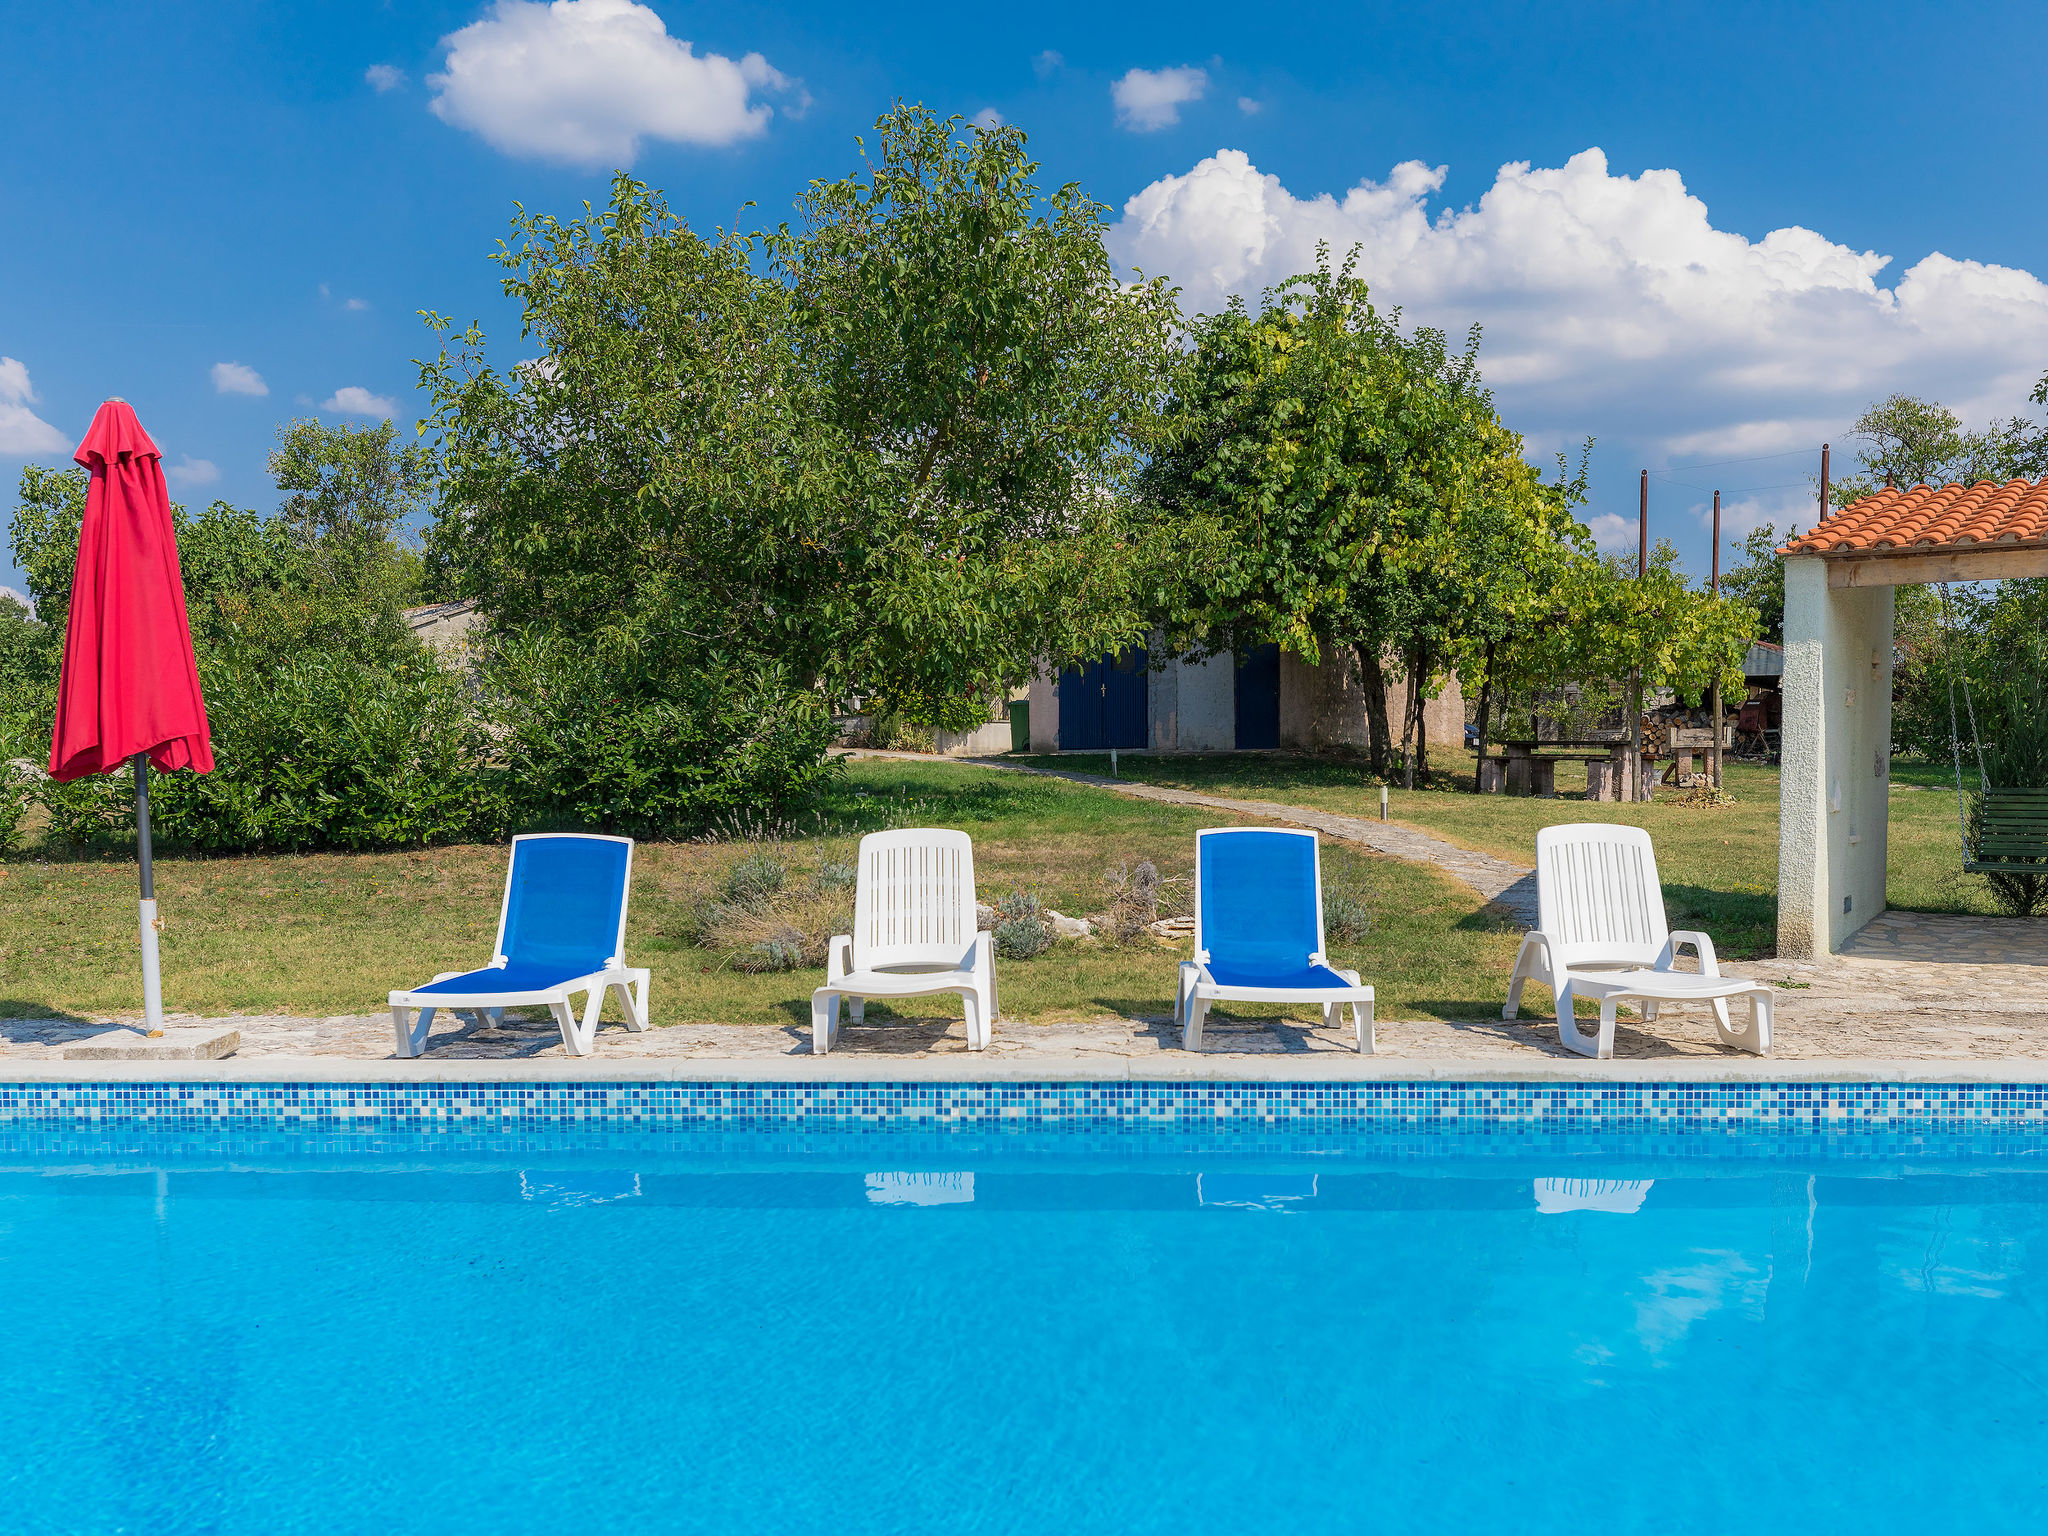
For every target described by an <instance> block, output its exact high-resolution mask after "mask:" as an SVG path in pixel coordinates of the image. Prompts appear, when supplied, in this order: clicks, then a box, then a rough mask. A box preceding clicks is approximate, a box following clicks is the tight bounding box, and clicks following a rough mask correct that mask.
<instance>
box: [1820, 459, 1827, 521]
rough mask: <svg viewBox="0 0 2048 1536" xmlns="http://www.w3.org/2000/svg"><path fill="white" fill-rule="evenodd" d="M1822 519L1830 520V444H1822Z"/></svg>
mask: <svg viewBox="0 0 2048 1536" xmlns="http://www.w3.org/2000/svg"><path fill="white" fill-rule="evenodd" d="M1820 520H1821V521H1822V522H1826V521H1827V520H1828V445H1827V444H1826V443H1822V444H1821V445H1820Z"/></svg>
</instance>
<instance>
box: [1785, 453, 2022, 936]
mask: <svg viewBox="0 0 2048 1536" xmlns="http://www.w3.org/2000/svg"><path fill="white" fill-rule="evenodd" d="M1779 553H1780V554H1781V555H1783V556H1784V559H1785V662H1784V667H1785V672H1784V682H1783V688H1784V714H1783V727H1782V730H1783V736H1782V751H1783V769H1782V773H1781V777H1780V779H1779V784H1778V797H1779V798H1778V807H1779V820H1778V953H1779V954H1780V955H1782V956H1785V957H1787V958H1792V959H1803V958H1808V957H1811V956H1814V955H1820V954H1832V953H1833V952H1834V951H1835V950H1837V949H1839V948H1840V947H1841V945H1842V943H1843V941H1845V940H1846V939H1847V938H1848V937H1849V936H1850V935H1851V934H1853V933H1854V932H1855V931H1856V930H1857V929H1859V928H1861V927H1862V926H1863V925H1864V924H1865V923H1867V922H1869V921H1870V920H1871V919H1872V918H1873V917H1876V916H1877V915H1878V913H1880V912H1882V911H1883V910H1884V902H1885V863H1886V853H1887V841H1886V833H1887V817H1888V814H1889V808H1890V792H1891V740H1892V734H1891V732H1892V593H1893V589H1894V588H1896V587H1900V586H1905V585H1908V584H1912V583H1917V582H1952V581H1995V580H2001V579H2004V578H2007V577H2013V576H2048V480H2041V481H2027V480H2013V481H2008V482H2007V483H2006V484H2004V485H1997V484H1993V483H1992V482H1990V481H1982V482H1979V483H1978V484H1976V485H1970V486H1962V485H1944V486H1927V485H1916V486H1913V487H1912V488H1911V489H1909V490H1898V489H1893V488H1891V487H1887V488H1886V489H1884V490H1882V491H1878V492H1876V493H1875V494H1873V495H1870V496H1866V497H1864V498H1863V499H1862V500H1860V501H1856V502H1852V503H1851V504H1850V505H1848V506H1846V507H1844V508H1842V510H1841V511H1839V512H1837V513H1835V514H1834V515H1832V516H1830V517H1828V518H1826V519H1824V520H1823V521H1822V522H1821V523H1820V524H1819V525H1818V526H1817V527H1815V528H1814V529H1813V531H1812V532H1811V533H1808V534H1805V535H1804V536H1802V537H1800V538H1797V539H1794V540H1793V541H1792V542H1791V543H1789V544H1787V545H1785V546H1784V547H1783V548H1782V549H1780V550H1779Z"/></svg>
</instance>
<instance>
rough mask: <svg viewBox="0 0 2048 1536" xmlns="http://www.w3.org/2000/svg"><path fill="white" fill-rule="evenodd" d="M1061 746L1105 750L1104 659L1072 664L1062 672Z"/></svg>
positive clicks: (1063, 749) (1097, 750) (1086, 750)
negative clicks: (1103, 721)
mask: <svg viewBox="0 0 2048 1536" xmlns="http://www.w3.org/2000/svg"><path fill="white" fill-rule="evenodd" d="M1060 750H1061V751H1062V752H1100V751H1101V750H1102V663H1101V662H1099V661H1091V662H1089V663H1088V664H1087V665H1086V666H1081V667H1069V668H1067V669H1066V671H1064V672H1062V673H1061V674H1060Z"/></svg>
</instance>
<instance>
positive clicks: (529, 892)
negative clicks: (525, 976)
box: [498, 832, 633, 975]
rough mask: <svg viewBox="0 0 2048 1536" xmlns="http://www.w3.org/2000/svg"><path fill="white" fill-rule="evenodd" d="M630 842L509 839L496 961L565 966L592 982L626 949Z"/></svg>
mask: <svg viewBox="0 0 2048 1536" xmlns="http://www.w3.org/2000/svg"><path fill="white" fill-rule="evenodd" d="M632 872H633V839H631V838H630V837H597V836H592V835H588V834H584V833H576V832H534V833H529V834H527V835H526V836H523V837H515V838H513V839H512V868H511V870H510V872H509V873H508V874H507V875H506V877H505V905H504V907H503V909H502V910H501V912H500V914H499V917H498V958H499V959H501V960H507V961H521V962H538V963H541V964H546V965H566V966H569V967H572V968H574V969H575V970H576V971H577V973H578V974H579V975H591V974H593V973H595V972H598V971H602V970H604V969H606V968H607V967H609V966H612V965H615V964H618V963H619V962H620V961H621V960H622V959H623V957H624V955H625V948H626V886H627V881H628V879H629V878H630V877H631V875H632Z"/></svg>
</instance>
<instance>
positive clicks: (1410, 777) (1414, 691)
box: [1401, 651, 1422, 789]
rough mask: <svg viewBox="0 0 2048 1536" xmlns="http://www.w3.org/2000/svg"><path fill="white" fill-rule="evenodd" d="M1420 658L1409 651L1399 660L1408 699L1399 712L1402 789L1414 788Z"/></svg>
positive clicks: (1419, 711) (1420, 709)
mask: <svg viewBox="0 0 2048 1536" xmlns="http://www.w3.org/2000/svg"><path fill="white" fill-rule="evenodd" d="M1419 659H1420V658H1419V657H1418V656H1417V655H1416V653H1415V652H1413V651H1410V652H1409V653H1408V654H1407V655H1405V656H1403V657H1402V658H1401V664H1402V666H1404V667H1406V668H1407V669H1408V697H1407V698H1406V700H1404V701H1403V702H1404V707H1403V709H1402V710H1401V774H1402V778H1401V784H1402V787H1403V788H1404V789H1413V788H1414V787H1415V728H1416V727H1417V726H1418V725H1420V724H1421V723H1422V688H1421V686H1420V677H1421V672H1420V669H1419V668H1418V667H1417V665H1416V663H1417V661H1418V660H1419Z"/></svg>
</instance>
